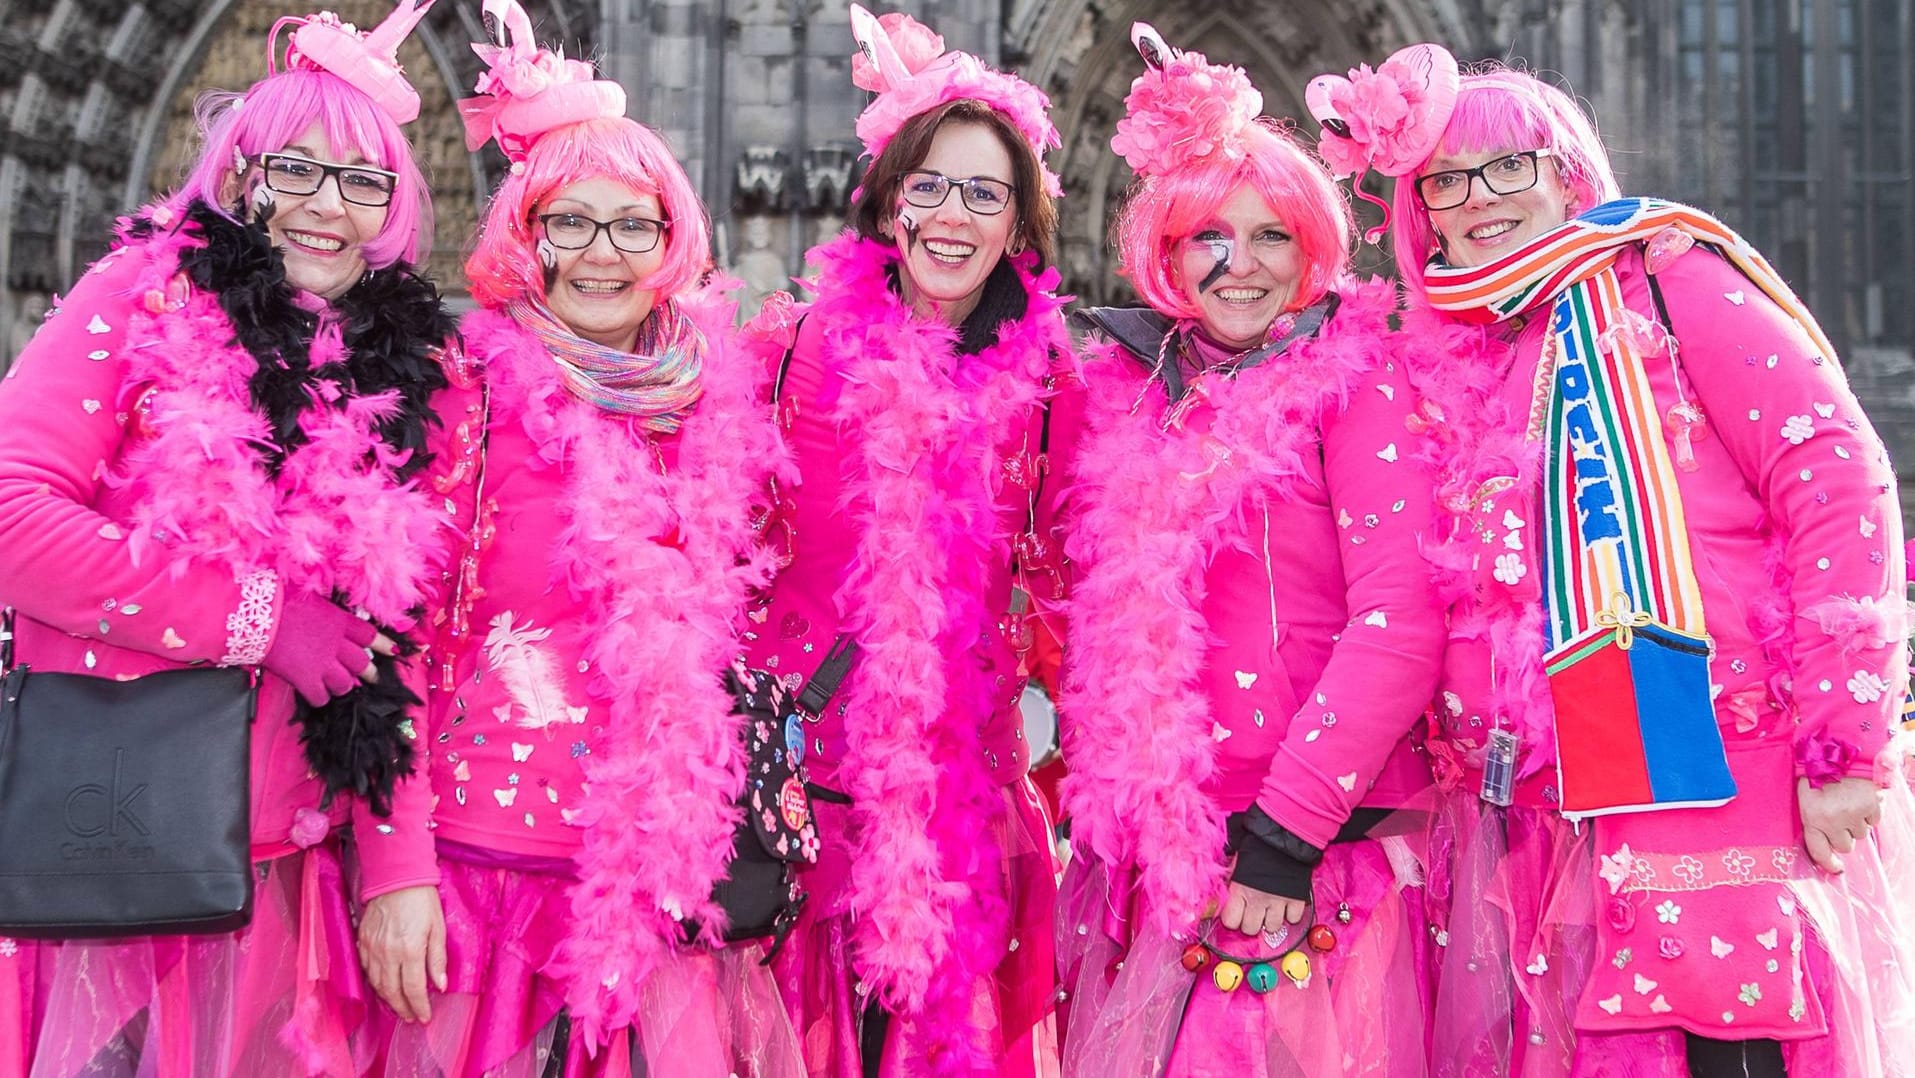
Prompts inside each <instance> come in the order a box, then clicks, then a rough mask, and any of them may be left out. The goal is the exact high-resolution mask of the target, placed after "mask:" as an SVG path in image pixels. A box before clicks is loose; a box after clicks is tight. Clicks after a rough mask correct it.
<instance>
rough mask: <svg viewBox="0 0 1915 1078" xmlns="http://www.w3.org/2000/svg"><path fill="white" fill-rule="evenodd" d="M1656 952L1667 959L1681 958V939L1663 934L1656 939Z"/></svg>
mask: <svg viewBox="0 0 1915 1078" xmlns="http://www.w3.org/2000/svg"><path fill="white" fill-rule="evenodd" d="M1656 953H1657V954H1659V955H1661V956H1662V957H1664V958H1668V959H1676V958H1681V957H1682V940H1680V939H1678V938H1676V937H1675V936H1664V937H1662V938H1661V939H1659V940H1657V941H1656Z"/></svg>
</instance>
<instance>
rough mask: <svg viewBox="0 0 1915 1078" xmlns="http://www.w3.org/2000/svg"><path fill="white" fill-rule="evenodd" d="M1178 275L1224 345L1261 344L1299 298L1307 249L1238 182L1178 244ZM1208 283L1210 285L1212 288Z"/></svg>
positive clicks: (1175, 251) (1204, 322)
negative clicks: (1272, 326)
mask: <svg viewBox="0 0 1915 1078" xmlns="http://www.w3.org/2000/svg"><path fill="white" fill-rule="evenodd" d="M1172 257H1173V258H1175V259H1176V266H1177V280H1178V282H1179V284H1180V285H1181V286H1182V288H1183V290H1184V295H1185V296H1186V297H1187V298H1188V299H1189V300H1190V303H1191V305H1192V306H1194V307H1195V308H1197V310H1198V311H1199V312H1201V317H1200V321H1201V323H1202V325H1203V330H1204V332H1205V333H1206V334H1208V335H1209V336H1210V338H1211V339H1212V340H1214V341H1216V342H1217V343H1218V344H1221V345H1223V346H1224V347H1226V348H1233V349H1243V348H1251V347H1254V346H1255V345H1257V344H1260V343H1262V341H1263V339H1264V335H1265V334H1267V333H1268V332H1269V331H1270V323H1272V322H1274V321H1276V318H1277V316H1278V315H1280V314H1282V313H1283V312H1284V311H1285V310H1287V309H1288V308H1289V306H1290V301H1291V300H1292V299H1294V298H1295V297H1296V294H1297V285H1298V283H1299V282H1300V281H1301V280H1302V277H1303V273H1304V270H1305V268H1306V267H1305V266H1304V258H1303V251H1302V249H1301V248H1300V247H1299V246H1298V244H1297V242H1296V240H1295V238H1294V237H1292V236H1291V235H1290V230H1289V229H1288V228H1287V227H1285V225H1284V223H1283V220H1282V218H1281V217H1279V216H1278V214H1277V211H1276V210H1275V209H1273V208H1272V207H1271V206H1270V204H1269V203H1268V202H1265V201H1264V198H1263V196H1262V195H1261V194H1258V193H1257V189H1256V188H1254V187H1252V186H1250V185H1249V184H1247V183H1246V184H1242V185H1240V186H1239V187H1238V188H1237V189H1236V191H1235V192H1234V193H1232V194H1231V196H1230V198H1229V200H1228V201H1226V202H1225V203H1224V204H1223V205H1222V206H1221V207H1219V208H1218V210H1217V212H1216V213H1215V214H1213V215H1212V216H1211V219H1210V220H1209V221H1208V222H1206V223H1205V224H1203V225H1201V226H1199V227H1198V229H1197V231H1195V232H1193V233H1191V234H1190V235H1189V236H1186V237H1185V238H1184V239H1182V240H1180V241H1178V243H1177V245H1176V247H1175V248H1174V249H1173V251H1172ZM1206 285H1208V287H1206Z"/></svg>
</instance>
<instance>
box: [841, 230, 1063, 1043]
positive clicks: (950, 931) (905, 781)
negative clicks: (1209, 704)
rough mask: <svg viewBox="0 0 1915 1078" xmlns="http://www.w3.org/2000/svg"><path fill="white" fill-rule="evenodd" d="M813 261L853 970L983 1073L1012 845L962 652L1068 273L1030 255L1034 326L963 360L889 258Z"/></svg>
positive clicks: (974, 627) (856, 253) (1003, 530)
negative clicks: (905, 291) (837, 634)
mask: <svg viewBox="0 0 1915 1078" xmlns="http://www.w3.org/2000/svg"><path fill="white" fill-rule="evenodd" d="M813 257H814V258H815V259H817V261H818V262H819V263H820V272H819V285H818V294H819V297H820V298H819V300H818V301H817V303H816V304H814V305H813V306H812V308H811V311H810V314H811V316H812V317H813V318H814V319H815V321H816V322H817V324H818V326H819V328H820V331H821V338H820V339H821V341H822V348H823V353H824V360H825V364H826V367H827V370H828V371H832V372H836V375H837V376H838V378H839V379H841V381H842V383H843V392H842V393H841V395H840V396H839V398H838V400H837V402H836V403H835V405H834V407H833V412H832V420H833V421H834V422H835V423H836V424H837V425H838V428H839V429H840V430H841V431H844V432H847V437H846V439H845V444H846V452H847V458H848V459H847V463H846V468H845V471H846V480H845V505H846V509H845V512H846V514H847V516H848V517H849V518H850V519H851V520H852V521H853V522H855V524H856V527H857V535H858V539H857V545H856V550H855V552H854V555H853V557H852V561H851V564H850V567H849V570H848V571H847V574H846V578H845V580H844V581H843V583H842V584H841V586H840V588H839V591H838V594H837V603H838V606H839V609H840V610H842V611H844V612H845V613H846V621H847V626H848V627H849V628H850V629H851V630H852V631H854V632H855V633H856V634H857V639H858V641H859V643H860V645H861V646H862V648H863V654H862V656H861V658H860V660H859V662H860V665H859V669H858V676H857V677H856V678H855V679H853V681H852V682H851V683H850V685H849V687H848V698H847V701H846V704H847V708H846V714H847V716H848V720H847V721H848V724H849V725H848V729H847V759H846V762H845V764H844V766H843V770H842V772H841V773H842V774H843V775H845V776H846V784H847V787H848V791H849V793H850V794H851V796H852V798H853V808H852V819H853V823H854V826H853V829H852V831H853V837H852V845H853V850H852V855H851V866H852V868H851V878H850V885H849V886H850V906H851V910H852V912H853V914H854V917H853V933H854V935H853V940H854V943H855V945H856V948H857V963H858V972H859V975H860V977H861V978H862V980H863V982H864V983H865V985H866V986H868V987H869V988H870V989H871V990H872V991H875V992H876V993H877V994H878V997H879V998H881V999H883V1000H884V1001H885V1003H886V1004H887V1005H889V1006H890V1007H892V1008H893V1009H895V1010H897V1011H899V1012H902V1013H906V1014H910V1015H912V1016H913V1017H914V1018H915V1019H916V1020H917V1025H918V1028H920V1029H921V1030H924V1031H925V1032H926V1033H927V1035H928V1036H930V1037H931V1038H932V1040H933V1043H932V1045H931V1046H930V1051H929V1056H930V1059H931V1065H932V1069H933V1072H934V1073H936V1074H940V1075H968V1074H977V1075H984V1074H989V1073H991V1072H992V1067H993V1064H992V1062H991V1059H990V1057H989V1055H988V1053H987V1051H986V1049H985V1046H984V1044H983V1037H982V1035H981V1033H980V1031H979V1029H978V1028H977V1025H976V1016H974V1015H973V1014H972V1013H971V1000H972V998H973V991H974V989H975V988H976V986H977V983H978V981H980V980H981V979H984V978H988V977H989V976H990V975H991V972H992V969H993V967H994V965H995V963H996V962H997V960H998V958H999V957H1000V956H1001V955H1002V954H1003V951H1004V947H1005V945H1006V942H1007V939H1008V930H1009V926H1008V918H1009V908H1008V897H1007V895H1006V894H1005V893H1004V886H1003V880H1002V857H1003V851H1000V850H997V849H994V848H991V846H990V844H989V842H988V840H987V839H986V838H985V836H987V835H989V834H991V833H992V832H991V828H990V827H988V826H986V821H988V820H989V819H991V818H992V817H993V816H995V815H996V814H997V813H999V812H1002V811H1003V808H1002V806H1003V800H1002V794H1001V792H1000V790H999V789H998V787H997V784H996V783H995V782H994V781H993V779H992V777H991V775H990V772H989V771H988V769H987V768H986V767H985V765H984V761H983V760H982V759H981V756H980V753H979V749H978V742H977V739H978V733H979V728H980V724H981V723H982V721H983V720H984V719H985V718H986V717H987V716H989V715H990V714H992V713H993V711H994V710H995V708H996V704H997V701H996V697H997V695H998V692H997V687H996V685H995V683H994V680H993V678H992V677H991V675H990V672H989V671H986V670H982V669H979V668H977V666H976V664H973V663H968V662H966V661H964V657H966V656H968V655H969V654H970V648H971V645H972V643H973V642H974V641H975V640H976V639H977V638H978V635H979V634H980V633H984V632H994V631H996V630H995V624H996V617H997V614H998V613H1000V612H997V611H990V610H987V609H986V607H985V602H984V596H985V590H986V582H987V580H988V579H989V576H988V574H989V573H990V571H991V567H992V566H994V565H996V564H1000V563H1002V562H1004V561H1006V560H1008V558H1009V556H1010V536H1009V534H1008V528H1007V527H1006V525H1005V519H1006V518H1005V514H1004V511H1003V509H1002V508H1001V507H1000V504H999V495H998V493H997V490H996V484H997V483H999V482H1000V481H1001V480H1000V478H999V477H1000V476H1001V475H1002V468H1001V465H1002V460H1001V452H1000V445H1001V443H1002V442H1003V440H1004V439H1005V438H1006V437H1007V435H1008V434H1009V433H1010V432H1011V431H1013V430H1015V429H1017V425H1018V424H1020V423H1023V422H1027V421H1028V417H1029V415H1030V414H1031V411H1032V409H1034V408H1035V407H1037V406H1038V404H1039V403H1040V401H1041V400H1042V399H1043V397H1044V396H1045V394H1046V393H1047V376H1048V375H1049V374H1050V373H1051V372H1052V371H1053V370H1054V369H1056V367H1057V366H1059V365H1061V364H1064V363H1066V362H1068V361H1069V356H1070V340H1069V337H1068V335H1067V334H1066V332H1065V329H1064V322H1063V318H1062V316H1061V313H1060V312H1061V308H1062V306H1063V301H1062V300H1060V299H1059V298H1058V297H1056V296H1055V295H1053V294H1052V292H1053V290H1054V289H1055V288H1056V286H1057V282H1058V275H1057V272H1056V271H1055V270H1047V271H1045V272H1044V273H1042V274H1039V275H1033V274H1032V273H1031V272H1030V271H1029V260H1028V259H1026V261H1025V263H1024V264H1021V265H1020V266H1019V277H1020V279H1021V280H1022V282H1023V284H1024V287H1025V289H1026V292H1027V295H1028V297H1029V306H1028V309H1027V310H1026V312H1025V315H1024V317H1023V318H1022V319H1021V320H1019V321H1017V322H1015V323H1007V324H1006V325H1004V326H1003V327H1001V328H1000V330H999V333H998V339H997V342H996V343H995V344H993V345H992V346H990V347H988V348H986V349H984V350H983V351H981V352H979V353H978V354H976V355H973V356H965V357H963V358H962V359H959V360H955V361H954V348H955V343H956V334H955V332H954V331H953V330H952V329H951V328H950V327H948V326H945V325H943V324H942V323H938V322H931V321H926V320H924V319H921V318H919V317H918V316H917V315H916V314H914V313H913V312H912V311H911V309H910V308H909V307H908V306H907V305H905V304H904V303H903V302H902V301H901V300H900V299H899V298H898V297H897V295H896V294H895V293H894V292H893V291H892V290H891V288H890V285H889V281H888V275H887V270H888V267H889V266H890V265H891V264H892V263H893V262H895V260H896V257H897V254H896V251H895V250H894V249H892V248H890V247H887V246H884V245H881V244H877V243H873V242H870V241H867V240H863V239H860V238H858V237H857V236H855V235H847V236H845V237H843V238H841V239H839V240H836V241H834V242H832V243H830V244H827V245H825V246H823V247H821V248H818V249H817V250H816V251H814V252H813ZM947 656H948V657H950V658H949V659H947Z"/></svg>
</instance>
